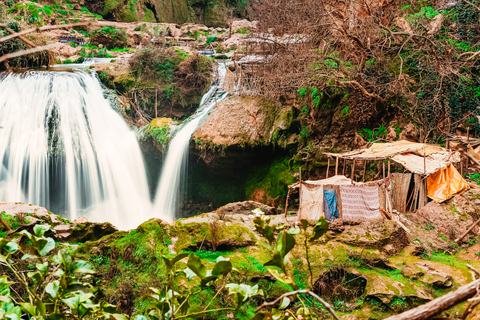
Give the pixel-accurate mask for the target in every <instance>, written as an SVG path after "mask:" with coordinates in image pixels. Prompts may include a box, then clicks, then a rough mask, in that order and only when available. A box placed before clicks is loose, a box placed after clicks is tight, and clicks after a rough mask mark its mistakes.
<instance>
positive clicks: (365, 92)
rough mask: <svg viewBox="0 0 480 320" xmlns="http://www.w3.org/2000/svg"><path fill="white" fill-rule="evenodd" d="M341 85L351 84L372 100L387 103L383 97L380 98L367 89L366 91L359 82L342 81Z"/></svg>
mask: <svg viewBox="0 0 480 320" xmlns="http://www.w3.org/2000/svg"><path fill="white" fill-rule="evenodd" d="M340 83H342V84H351V85H354V86H355V87H357V88H358V89H360V91H362V92H363V94H364V95H366V96H368V97H370V98H375V99H377V100H378V101H380V102H381V103H385V102H386V101H385V99H383V98H382V97H380V96H379V95H378V94H376V93H370V92H368V91H367V89H365V88H364V87H363V86H362V85H361V84H360V83H358V82H357V81H354V80H353V81H340Z"/></svg>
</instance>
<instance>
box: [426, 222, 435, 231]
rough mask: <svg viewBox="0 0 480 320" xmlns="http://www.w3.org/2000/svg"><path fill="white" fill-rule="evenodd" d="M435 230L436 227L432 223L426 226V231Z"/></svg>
mask: <svg viewBox="0 0 480 320" xmlns="http://www.w3.org/2000/svg"><path fill="white" fill-rule="evenodd" d="M433 229H435V226H434V225H433V224H431V223H427V225H426V226H425V230H433Z"/></svg>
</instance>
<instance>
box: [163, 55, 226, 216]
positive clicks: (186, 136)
mask: <svg viewBox="0 0 480 320" xmlns="http://www.w3.org/2000/svg"><path fill="white" fill-rule="evenodd" d="M225 74H226V66H225V64H224V63H219V64H218V79H217V80H218V81H217V83H215V84H214V85H213V86H212V87H210V89H209V90H208V92H207V93H206V94H205V95H204V96H203V97H202V100H201V102H200V107H199V108H198V110H197V112H195V114H193V115H192V116H191V117H190V118H189V119H188V120H186V121H185V122H184V123H182V125H181V126H180V127H179V128H178V129H177V130H176V132H174V137H173V139H172V140H171V141H170V143H169V146H168V150H167V155H166V158H165V161H164V164H163V168H162V173H161V175H160V181H159V184H158V187H157V193H156V197H155V204H154V206H155V212H156V213H157V214H160V216H161V217H163V218H164V219H166V220H167V221H173V220H175V215H176V212H177V208H178V202H179V201H178V197H179V195H180V193H179V190H180V186H181V183H182V177H183V176H184V173H185V171H186V170H187V159H188V150H189V143H190V140H191V138H192V135H193V134H194V133H195V131H196V130H197V129H198V127H199V126H200V125H201V124H202V122H203V121H204V120H205V118H206V117H207V116H208V114H209V112H210V111H211V110H212V109H213V108H214V107H215V106H216V104H217V103H218V102H219V101H221V100H222V99H224V98H225V97H226V96H227V94H226V93H224V92H222V91H221V90H219V89H220V88H221V86H222V81H223V79H224V78H225Z"/></svg>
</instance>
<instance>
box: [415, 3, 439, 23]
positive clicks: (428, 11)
mask: <svg viewBox="0 0 480 320" xmlns="http://www.w3.org/2000/svg"><path fill="white" fill-rule="evenodd" d="M439 14H440V12H438V11H437V10H435V9H434V8H432V7H430V6H426V7H422V8H421V9H420V11H419V12H417V13H415V14H411V15H408V17H407V21H409V22H414V21H415V19H418V18H424V19H425V18H426V19H432V18H434V17H435V16H437V15H439Z"/></svg>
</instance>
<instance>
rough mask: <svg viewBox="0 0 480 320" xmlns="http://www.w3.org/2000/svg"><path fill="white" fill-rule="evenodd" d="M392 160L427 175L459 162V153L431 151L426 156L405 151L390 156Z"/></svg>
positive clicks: (412, 170) (414, 171)
mask: <svg viewBox="0 0 480 320" xmlns="http://www.w3.org/2000/svg"><path fill="white" fill-rule="evenodd" d="M392 160H393V161H395V162H398V163H400V164H401V165H402V166H404V167H405V168H406V169H407V170H409V171H411V172H413V173H418V174H423V175H427V176H429V175H431V174H433V173H435V172H437V171H438V170H440V169H442V168H445V167H446V166H448V165H450V164H451V163H453V162H459V161H460V154H459V153H458V152H454V153H451V152H448V151H445V150H444V151H439V152H436V153H432V154H430V155H428V156H426V157H423V156H419V155H417V154H415V153H406V154H397V155H396V156H393V157H392Z"/></svg>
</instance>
